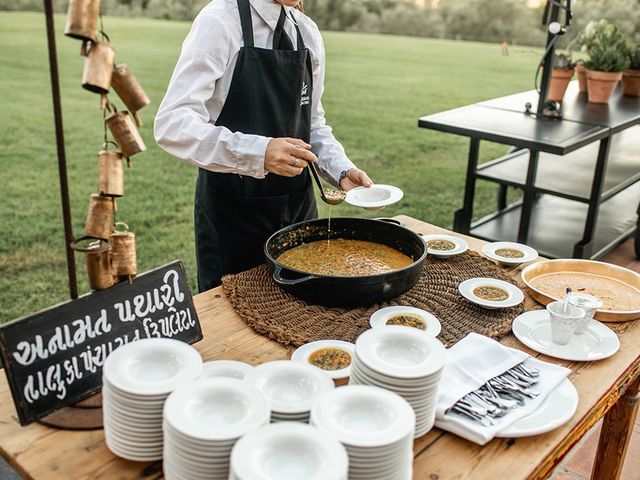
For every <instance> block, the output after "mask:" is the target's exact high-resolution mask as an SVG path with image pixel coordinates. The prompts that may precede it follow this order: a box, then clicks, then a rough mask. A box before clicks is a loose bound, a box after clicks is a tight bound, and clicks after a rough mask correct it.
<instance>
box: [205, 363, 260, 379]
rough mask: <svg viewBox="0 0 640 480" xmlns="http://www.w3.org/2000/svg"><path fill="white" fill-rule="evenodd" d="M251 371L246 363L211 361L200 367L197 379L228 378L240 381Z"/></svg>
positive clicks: (250, 367)
mask: <svg viewBox="0 0 640 480" xmlns="http://www.w3.org/2000/svg"><path fill="white" fill-rule="evenodd" d="M252 369H253V367H252V366H251V365H249V364H248V363H244V362H238V361H236V360H213V361H211V362H205V363H204V364H203V365H202V373H201V374H200V377H199V378H213V377H228V378H237V379H239V380H242V379H243V378H244V376H245V375H246V374H247V373H248V372H250V371H251V370H252Z"/></svg>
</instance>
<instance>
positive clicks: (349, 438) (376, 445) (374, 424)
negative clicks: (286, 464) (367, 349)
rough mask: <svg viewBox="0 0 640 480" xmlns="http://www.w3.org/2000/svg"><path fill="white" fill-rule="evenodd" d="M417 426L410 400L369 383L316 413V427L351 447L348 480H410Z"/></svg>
mask: <svg viewBox="0 0 640 480" xmlns="http://www.w3.org/2000/svg"><path fill="white" fill-rule="evenodd" d="M415 422H416V420H415V414H414V412H413V409H412V408H411V405H409V403H408V402H407V401H406V400H404V399H403V398H402V397H400V396H399V395H396V394H395V393H393V392H389V391H388V390H383V389H381V388H377V387H371V386H366V385H360V386H351V385H350V386H346V387H342V388H337V389H335V390H333V391H331V392H328V393H326V394H325V395H323V396H322V397H321V398H320V399H319V400H318V401H317V402H316V403H315V404H314V406H313V408H312V409H311V425H313V426H315V427H317V428H318V429H319V430H320V431H322V432H324V433H326V434H327V435H329V436H332V437H333V438H335V439H337V440H340V442H342V444H343V445H344V446H345V447H346V449H347V452H348V454H349V480H411V478H412V475H413V438H414V428H415ZM300 478H301V479H302V478H304V477H300ZM241 480H246V479H241Z"/></svg>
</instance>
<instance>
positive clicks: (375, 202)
mask: <svg viewBox="0 0 640 480" xmlns="http://www.w3.org/2000/svg"><path fill="white" fill-rule="evenodd" d="M403 195H404V193H403V192H402V190H400V189H399V188H398V187H394V186H392V185H378V184H374V185H372V186H370V187H356V188H354V189H352V190H349V191H348V192H347V196H346V198H345V202H347V203H348V204H350V205H353V206H354V207H362V208H365V209H367V210H382V209H383V208H384V207H386V206H387V205H391V204H393V203H396V202H399V201H400V200H401V199H402V197H403Z"/></svg>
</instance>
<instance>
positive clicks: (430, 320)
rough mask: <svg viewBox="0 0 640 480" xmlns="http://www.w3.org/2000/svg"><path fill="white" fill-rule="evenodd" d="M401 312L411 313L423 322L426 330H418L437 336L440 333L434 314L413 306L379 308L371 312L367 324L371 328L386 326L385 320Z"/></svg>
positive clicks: (438, 322)
mask: <svg viewBox="0 0 640 480" xmlns="http://www.w3.org/2000/svg"><path fill="white" fill-rule="evenodd" d="M401 313H413V314H414V315H417V316H419V317H420V318H421V319H422V320H423V321H424V323H425V326H426V327H427V328H426V330H420V329H417V330H420V331H422V332H425V333H426V334H428V335H431V336H432V337H437V336H438V335H439V334H440V330H441V329H442V327H441V325H440V321H439V320H438V319H437V318H436V316H435V315H433V314H431V313H429V312H427V311H425V310H422V309H421V308H414V307H405V306H396V307H386V308H381V309H380V310H376V311H375V312H373V315H371V317H370V318H369V325H371V328H381V327H386V326H387V324H386V322H387V320H389V318H391V317H392V316H394V315H398V314H401Z"/></svg>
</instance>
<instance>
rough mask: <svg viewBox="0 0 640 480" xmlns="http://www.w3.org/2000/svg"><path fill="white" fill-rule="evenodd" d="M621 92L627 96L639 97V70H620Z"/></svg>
mask: <svg viewBox="0 0 640 480" xmlns="http://www.w3.org/2000/svg"><path fill="white" fill-rule="evenodd" d="M622 94H623V95H628V96H629V97H640V70H625V71H624V72H622Z"/></svg>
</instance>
